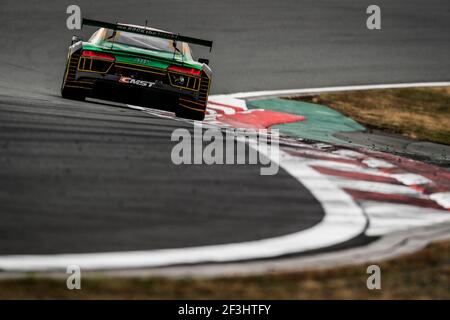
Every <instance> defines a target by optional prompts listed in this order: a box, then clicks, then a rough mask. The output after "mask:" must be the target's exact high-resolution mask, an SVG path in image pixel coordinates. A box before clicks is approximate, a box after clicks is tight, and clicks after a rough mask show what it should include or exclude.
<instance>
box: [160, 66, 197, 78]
mask: <svg viewBox="0 0 450 320" xmlns="http://www.w3.org/2000/svg"><path fill="white" fill-rule="evenodd" d="M167 70H169V71H174V72H180V73H185V74H190V75H193V76H200V73H201V71H200V70H197V69H194V68H185V67H180V66H170V67H169V68H167Z"/></svg>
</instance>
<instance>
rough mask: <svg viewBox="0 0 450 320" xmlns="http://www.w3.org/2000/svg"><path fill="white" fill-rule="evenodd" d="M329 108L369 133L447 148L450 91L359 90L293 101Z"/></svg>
mask: <svg viewBox="0 0 450 320" xmlns="http://www.w3.org/2000/svg"><path fill="white" fill-rule="evenodd" d="M292 99H295V100H302V101H307V102H314V103H318V104H323V105H326V106H329V107H331V108H333V109H335V110H337V111H339V112H341V113H343V114H344V115H346V116H348V117H351V118H353V119H354V120H356V121H357V122H359V123H360V124H362V125H364V126H366V127H367V128H371V129H380V130H384V131H387V132H393V133H399V134H402V135H405V136H408V137H411V138H415V139H419V140H426V141H432V142H437V143H443V144H450V88H447V87H442V88H408V89H387V90H363V91H350V92H342V93H330V94H320V95H316V96H312V97H295V98H292Z"/></svg>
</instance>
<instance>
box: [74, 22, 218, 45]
mask: <svg viewBox="0 0 450 320" xmlns="http://www.w3.org/2000/svg"><path fill="white" fill-rule="evenodd" d="M82 25H87V26H94V27H99V28H106V29H111V30H117V31H125V32H131V33H137V34H142V35H147V36H152V37H158V38H163V39H169V40H174V41H182V42H188V43H192V44H197V45H200V46H205V47H209V50H210V51H211V49H212V45H213V42H212V41H210V40H202V39H197V38H192V37H187V36H182V35H179V34H173V33H169V32H164V31H157V30H151V29H146V28H141V27H136V26H128V25H125V24H121V23H117V24H116V23H109V22H102V21H97V20H91V19H85V18H83V22H82Z"/></svg>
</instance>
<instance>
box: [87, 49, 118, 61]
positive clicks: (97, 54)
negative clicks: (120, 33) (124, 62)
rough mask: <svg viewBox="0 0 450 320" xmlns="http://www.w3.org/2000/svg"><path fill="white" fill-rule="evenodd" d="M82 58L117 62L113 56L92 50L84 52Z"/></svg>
mask: <svg viewBox="0 0 450 320" xmlns="http://www.w3.org/2000/svg"><path fill="white" fill-rule="evenodd" d="M81 56H83V57H87V58H93V59H102V60H108V61H114V60H116V58H115V57H114V56H113V55H111V54H107V53H102V52H97V51H90V50H86V51H83V53H82V54H81Z"/></svg>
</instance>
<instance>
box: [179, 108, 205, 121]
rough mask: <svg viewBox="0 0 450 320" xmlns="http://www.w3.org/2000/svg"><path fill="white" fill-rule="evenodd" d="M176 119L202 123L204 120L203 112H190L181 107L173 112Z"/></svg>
mask: <svg viewBox="0 0 450 320" xmlns="http://www.w3.org/2000/svg"><path fill="white" fill-rule="evenodd" d="M175 115H176V116H177V118H185V119H191V120H198V121H203V119H205V112H201V111H196V110H191V109H188V108H185V107H182V106H178V108H177V110H176V111H175Z"/></svg>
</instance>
